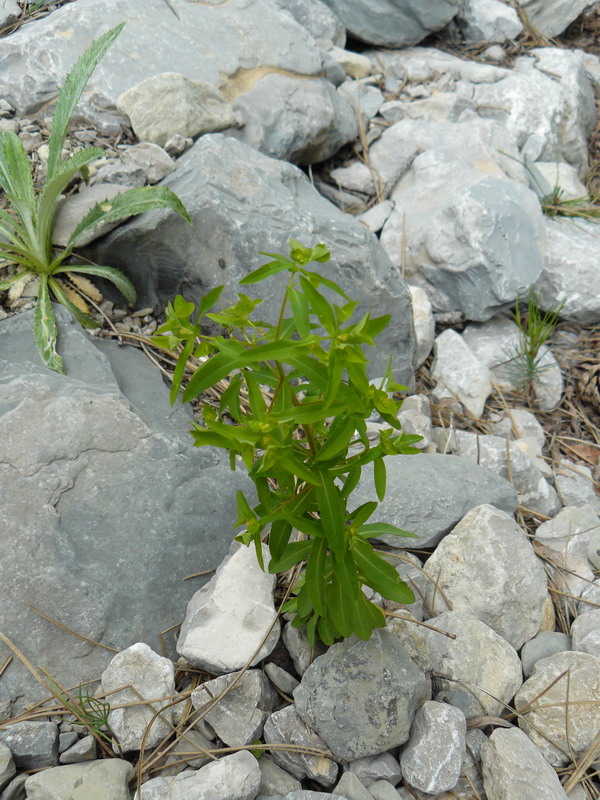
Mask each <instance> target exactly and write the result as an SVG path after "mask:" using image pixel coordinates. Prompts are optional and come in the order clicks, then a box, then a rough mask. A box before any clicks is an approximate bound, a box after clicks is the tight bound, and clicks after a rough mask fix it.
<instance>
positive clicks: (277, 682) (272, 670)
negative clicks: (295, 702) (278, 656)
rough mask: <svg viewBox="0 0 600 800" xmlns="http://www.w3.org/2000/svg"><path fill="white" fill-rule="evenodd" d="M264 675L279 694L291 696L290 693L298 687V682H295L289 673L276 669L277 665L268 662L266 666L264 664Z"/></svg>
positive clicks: (279, 668)
mask: <svg viewBox="0 0 600 800" xmlns="http://www.w3.org/2000/svg"><path fill="white" fill-rule="evenodd" d="M264 669H265V675H266V676H267V677H268V679H269V680H270V681H271V683H272V684H273V686H275V688H276V689H279V691H280V692H283V693H284V694H287V695H288V697H291V696H292V692H293V691H294V689H295V688H296V686H298V684H299V683H300V681H298V680H296V678H294V676H293V675H290V673H289V672H286V670H284V669H282V668H281V667H278V666H277V664H275V663H273V662H272V661H270V662H269V663H268V664H265V667H264Z"/></svg>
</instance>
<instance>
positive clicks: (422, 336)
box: [408, 286, 435, 367]
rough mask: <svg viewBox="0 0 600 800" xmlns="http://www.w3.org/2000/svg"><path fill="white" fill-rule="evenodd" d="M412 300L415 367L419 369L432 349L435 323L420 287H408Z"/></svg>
mask: <svg viewBox="0 0 600 800" xmlns="http://www.w3.org/2000/svg"><path fill="white" fill-rule="evenodd" d="M408 288H409V289H410V296H411V298H412V307H413V322H414V324H415V336H416V338H417V366H418V367H420V366H421V364H422V363H423V362H424V361H425V359H426V358H427V356H428V355H429V353H431V349H432V347H433V341H434V339H435V321H434V319H433V312H432V309H431V303H430V302H429V298H428V297H427V292H426V291H425V290H424V289H422V288H421V287H420V286H409V287H408Z"/></svg>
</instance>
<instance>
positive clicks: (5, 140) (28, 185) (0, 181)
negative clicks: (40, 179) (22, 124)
mask: <svg viewBox="0 0 600 800" xmlns="http://www.w3.org/2000/svg"><path fill="white" fill-rule="evenodd" d="M0 185H1V186H2V188H3V189H4V191H5V193H6V196H7V197H8V199H9V201H10V204H11V206H12V208H13V210H14V211H15V213H16V214H17V216H18V217H19V219H20V220H21V222H22V223H23V225H24V227H25V229H26V231H27V236H28V238H30V239H33V237H34V234H35V231H34V228H33V218H34V214H35V208H36V204H35V196H34V192H33V178H32V177H31V165H30V163H29V159H28V158H27V153H26V152H25V148H24V147H23V144H22V142H21V140H20V139H19V137H18V136H17V135H16V134H14V133H13V132H12V131H9V132H8V133H6V132H0ZM28 243H29V242H28Z"/></svg>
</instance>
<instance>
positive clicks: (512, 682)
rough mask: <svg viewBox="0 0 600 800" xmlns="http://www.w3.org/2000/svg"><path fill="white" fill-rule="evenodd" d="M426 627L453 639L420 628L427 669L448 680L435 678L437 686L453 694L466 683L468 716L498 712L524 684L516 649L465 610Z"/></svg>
mask: <svg viewBox="0 0 600 800" xmlns="http://www.w3.org/2000/svg"><path fill="white" fill-rule="evenodd" d="M429 624H431V625H433V626H434V627H436V628H440V629H441V630H443V631H447V632H448V633H452V634H454V636H455V637H456V638H454V639H450V638H448V637H446V636H444V635H443V634H439V633H436V632H435V631H431V630H427V629H423V636H424V638H425V640H426V643H427V659H428V662H429V668H430V669H431V670H432V671H433V672H435V673H438V674H439V675H445V676H447V679H444V678H436V686H437V687H438V688H440V689H442V690H445V691H450V692H453V691H455V690H456V688H457V686H458V687H461V686H462V684H465V686H466V691H467V692H468V694H467V697H468V701H467V705H466V711H467V714H466V716H467V717H479V716H482V715H483V716H485V715H488V714H489V715H492V716H494V715H497V714H499V713H501V711H502V709H503V708H504V705H505V704H506V703H509V702H510V701H511V700H512V698H513V697H514V695H515V692H516V691H517V689H518V688H519V687H520V686H521V683H522V681H523V676H522V673H521V662H520V660H519V657H518V655H517V653H516V651H515V649H514V648H513V647H512V646H511V645H510V644H509V643H508V642H507V641H506V640H505V639H503V638H502V637H501V636H498V634H497V633H494V631H493V630H492V629H491V628H490V627H488V626H487V625H486V624H485V623H483V622H481V621H480V620H478V619H477V618H476V617H474V616H473V615H472V614H469V613H467V612H465V611H447V612H445V613H444V614H440V616H438V617H435V618H434V619H432V620H430V621H429Z"/></svg>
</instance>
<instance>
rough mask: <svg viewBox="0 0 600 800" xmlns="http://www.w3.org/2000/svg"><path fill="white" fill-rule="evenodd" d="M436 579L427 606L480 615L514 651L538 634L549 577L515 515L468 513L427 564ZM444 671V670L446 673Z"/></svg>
mask: <svg viewBox="0 0 600 800" xmlns="http://www.w3.org/2000/svg"><path fill="white" fill-rule="evenodd" d="M425 568H426V570H427V572H428V573H429V574H430V575H431V576H434V577H435V581H436V586H437V587H439V588H436V587H434V586H431V585H430V586H429V587H428V591H427V595H426V603H429V606H430V608H431V609H432V610H433V612H434V613H441V612H443V611H445V610H446V608H447V605H446V600H445V599H444V597H445V598H447V600H448V602H449V603H450V604H451V607H452V608H453V609H454V610H456V611H466V612H468V613H470V614H473V616H476V617H477V618H478V619H480V620H481V621H482V622H485V623H486V625H489V626H490V628H492V629H493V630H495V631H496V633H498V634H499V635H500V636H503V637H504V638H505V639H506V641H508V642H510V644H512V646H513V647H514V648H515V649H518V648H520V647H521V646H522V645H523V644H524V642H526V641H527V640H528V639H531V638H532V637H533V636H535V634H536V633H537V632H538V630H539V628H540V624H541V622H542V618H543V609H544V603H545V602H546V601H547V599H548V588H547V578H546V573H545V571H544V568H543V566H542V564H541V562H540V561H539V560H538V559H537V558H536V556H535V554H534V552H533V548H532V547H531V544H530V542H529V540H528V538H527V536H526V535H525V533H524V532H523V531H522V530H521V528H519V526H518V525H517V524H516V522H515V521H514V520H513V518H512V517H511V516H509V515H508V514H507V513H506V512H504V511H499V510H498V509H497V508H494V507H493V506H490V505H481V506H478V507H477V508H474V509H473V510H472V511H469V513H468V514H466V516H464V517H463V519H462V520H461V521H460V522H459V523H458V525H457V526H456V527H455V528H454V530H453V531H452V532H451V533H449V534H448V535H447V536H446V537H445V538H444V539H442V541H441V542H440V543H439V545H438V546H437V548H436V550H435V552H434V553H433V555H432V556H431V557H430V558H429V559H428V561H427V562H426V566H425ZM442 671H443V670H442Z"/></svg>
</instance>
